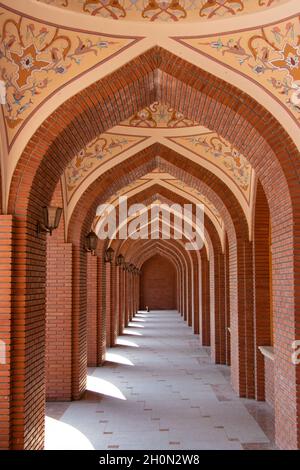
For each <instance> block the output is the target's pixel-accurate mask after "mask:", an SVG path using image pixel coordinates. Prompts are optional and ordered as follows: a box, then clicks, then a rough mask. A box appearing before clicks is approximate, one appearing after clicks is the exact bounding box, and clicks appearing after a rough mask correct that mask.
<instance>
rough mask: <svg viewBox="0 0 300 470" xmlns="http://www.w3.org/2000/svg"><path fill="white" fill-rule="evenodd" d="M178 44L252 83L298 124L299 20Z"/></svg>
mask: <svg viewBox="0 0 300 470" xmlns="http://www.w3.org/2000/svg"><path fill="white" fill-rule="evenodd" d="M178 40H179V41H180V42H181V43H183V44H185V45H188V46H190V47H192V48H193V49H195V50H197V51H198V52H199V53H204V54H205V55H208V56H210V57H212V58H214V59H216V60H218V61H219V62H221V63H223V64H226V65H227V66H229V67H230V68H232V69H233V70H235V71H236V70H237V71H240V72H241V73H243V74H245V75H246V76H248V77H250V78H251V79H252V80H255V81H256V82H257V83H258V84H259V85H260V86H263V87H264V88H266V89H267V90H268V91H269V92H270V93H271V94H273V95H274V96H275V97H276V98H277V99H278V100H279V101H280V102H281V103H282V104H283V105H284V106H285V107H286V108H287V109H288V110H289V112H290V113H291V114H292V115H293V116H294V117H295V118H296V120H298V122H299V121H300V17H294V18H292V19H290V20H289V21H285V22H281V23H279V24H277V25H271V26H267V27H264V28H260V29H253V30H246V31H241V32H240V33H234V34H224V35H223V36H222V37H197V38H180V39H178Z"/></svg>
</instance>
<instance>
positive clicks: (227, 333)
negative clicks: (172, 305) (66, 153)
mask: <svg viewBox="0 0 300 470" xmlns="http://www.w3.org/2000/svg"><path fill="white" fill-rule="evenodd" d="M224 263H225V268H224V271H225V286H224V291H225V322H226V323H225V328H226V329H225V338H226V364H227V365H228V366H230V363H231V362H230V357H231V347H230V342H231V335H230V291H229V284H230V277H229V245H228V238H227V236H226V240H225V255H224Z"/></svg>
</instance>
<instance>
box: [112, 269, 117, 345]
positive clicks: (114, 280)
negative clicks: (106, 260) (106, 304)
mask: <svg viewBox="0 0 300 470" xmlns="http://www.w3.org/2000/svg"><path fill="white" fill-rule="evenodd" d="M117 275H118V274H117V266H116V265H115V264H114V263H113V264H111V334H110V340H111V346H114V345H115V344H116V341H117V336H118V288H117V287H118V283H117Z"/></svg>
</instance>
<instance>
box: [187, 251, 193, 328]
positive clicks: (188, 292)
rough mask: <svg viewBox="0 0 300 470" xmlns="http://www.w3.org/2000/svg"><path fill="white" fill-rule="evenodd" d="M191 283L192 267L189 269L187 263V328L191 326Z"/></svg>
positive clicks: (189, 266)
mask: <svg viewBox="0 0 300 470" xmlns="http://www.w3.org/2000/svg"><path fill="white" fill-rule="evenodd" d="M188 261H189V260H188ZM192 282H193V280H192V267H191V265H190V263H189V262H188V268H187V286H188V291H187V307H188V312H187V323H188V326H192V325H193V288H192Z"/></svg>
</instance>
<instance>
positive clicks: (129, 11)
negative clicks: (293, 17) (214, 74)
mask: <svg viewBox="0 0 300 470" xmlns="http://www.w3.org/2000/svg"><path fill="white" fill-rule="evenodd" d="M37 1H40V2H43V3H47V4H51V5H55V6H58V7H62V8H69V9H70V10H74V11H77V12H81V13H85V14H88V15H92V16H101V17H104V18H110V19H113V20H135V21H141V20H144V21H148V22H152V23H154V22H156V23H157V22H159V21H161V22H167V21H168V22H177V21H184V20H186V21H199V19H200V20H210V19H216V18H222V17H232V16H237V15H241V14H246V13H253V12H255V11H258V10H260V11H261V10H263V9H267V8H269V7H271V6H272V5H274V6H275V4H276V3H277V4H279V3H286V2H287V1H289V0H37Z"/></svg>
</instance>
